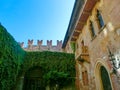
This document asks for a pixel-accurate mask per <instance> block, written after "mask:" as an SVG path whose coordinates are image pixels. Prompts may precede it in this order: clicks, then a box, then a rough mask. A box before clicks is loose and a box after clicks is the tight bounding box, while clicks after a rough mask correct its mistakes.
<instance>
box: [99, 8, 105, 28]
mask: <svg viewBox="0 0 120 90" xmlns="http://www.w3.org/2000/svg"><path fill="white" fill-rule="evenodd" d="M97 20H98V25H99V28H102V27H103V26H104V21H103V18H102V15H101V13H100V11H99V10H97Z"/></svg>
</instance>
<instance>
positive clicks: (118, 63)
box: [107, 47, 120, 74]
mask: <svg viewBox="0 0 120 90" xmlns="http://www.w3.org/2000/svg"><path fill="white" fill-rule="evenodd" d="M107 48H108V53H109V59H110V61H111V63H112V65H113V73H114V74H117V73H118V72H117V69H119V68H120V59H119V58H117V59H116V58H115V55H114V54H113V53H112V52H111V51H110V48H109V47H107Z"/></svg>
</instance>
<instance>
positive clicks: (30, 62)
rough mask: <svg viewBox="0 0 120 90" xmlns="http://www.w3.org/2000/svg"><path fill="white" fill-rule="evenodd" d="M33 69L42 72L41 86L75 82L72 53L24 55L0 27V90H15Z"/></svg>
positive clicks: (26, 53)
mask: <svg viewBox="0 0 120 90" xmlns="http://www.w3.org/2000/svg"><path fill="white" fill-rule="evenodd" d="M36 66H37V67H40V68H41V69H42V71H43V75H42V76H43V82H44V84H43V85H44V86H46V85H55V84H56V83H57V84H58V85H60V86H65V85H66V84H68V83H69V82H72V83H74V77H75V60H74V54H67V53H60V52H48V51H45V52H26V51H24V50H23V49H22V48H21V47H20V45H19V44H18V43H17V42H16V41H15V39H14V38H13V37H12V36H11V35H10V34H9V33H8V32H7V30H6V29H5V28H4V27H3V26H2V25H0V90H14V89H15V88H16V87H15V86H16V84H17V82H18V78H19V77H21V74H22V75H23V73H24V75H25V74H26V73H27V71H29V70H30V69H31V68H33V67H36ZM17 90H20V89H17Z"/></svg>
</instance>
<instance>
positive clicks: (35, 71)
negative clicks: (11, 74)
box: [23, 67, 45, 90]
mask: <svg viewBox="0 0 120 90" xmlns="http://www.w3.org/2000/svg"><path fill="white" fill-rule="evenodd" d="M42 79H43V76H42V69H41V68H40V67H33V68H30V69H29V70H28V71H27V72H26V73H25V77H24V85H23V90H45V87H44V84H43V81H42Z"/></svg>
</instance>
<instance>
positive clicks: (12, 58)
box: [0, 25, 24, 90]
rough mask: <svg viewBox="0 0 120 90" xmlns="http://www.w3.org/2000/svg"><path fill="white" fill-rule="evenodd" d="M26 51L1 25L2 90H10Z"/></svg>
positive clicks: (0, 84)
mask: <svg viewBox="0 0 120 90" xmlns="http://www.w3.org/2000/svg"><path fill="white" fill-rule="evenodd" d="M23 60H24V51H23V50H22V49H21V47H20V46H19V45H18V43H17V42H16V41H15V40H14V38H13V37H12V36H11V35H10V34H9V33H8V32H7V30H6V29H5V28H4V27H3V26H2V25H0V90H10V89H11V88H12V87H13V86H14V85H15V82H16V77H17V76H18V73H19V71H20V69H21V68H20V65H22V64H23Z"/></svg>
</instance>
